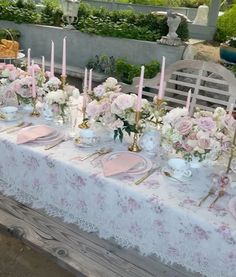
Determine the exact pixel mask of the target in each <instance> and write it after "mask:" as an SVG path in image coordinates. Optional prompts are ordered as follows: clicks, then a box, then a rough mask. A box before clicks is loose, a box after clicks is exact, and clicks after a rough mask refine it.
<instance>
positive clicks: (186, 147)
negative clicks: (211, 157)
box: [183, 142, 193, 153]
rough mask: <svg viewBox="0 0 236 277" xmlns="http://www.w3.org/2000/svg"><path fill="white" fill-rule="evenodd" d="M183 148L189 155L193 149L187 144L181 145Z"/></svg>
mask: <svg viewBox="0 0 236 277" xmlns="http://www.w3.org/2000/svg"><path fill="white" fill-rule="evenodd" d="M183 148H184V149H185V150H186V152H188V153H191V152H192V151H193V147H191V146H190V145H188V143H187V142H184V144H183Z"/></svg>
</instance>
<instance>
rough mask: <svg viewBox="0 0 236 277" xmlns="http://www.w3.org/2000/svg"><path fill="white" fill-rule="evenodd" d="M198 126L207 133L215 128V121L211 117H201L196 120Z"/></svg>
mask: <svg viewBox="0 0 236 277" xmlns="http://www.w3.org/2000/svg"><path fill="white" fill-rule="evenodd" d="M197 123H198V126H199V127H200V128H201V129H202V130H203V131H206V132H208V133H211V132H213V131H214V130H215V129H216V123H215V121H214V120H213V119H212V118H211V117H201V118H199V119H198V121H197Z"/></svg>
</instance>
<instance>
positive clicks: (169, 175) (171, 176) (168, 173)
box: [163, 171, 184, 183]
mask: <svg viewBox="0 0 236 277" xmlns="http://www.w3.org/2000/svg"><path fill="white" fill-rule="evenodd" d="M163 173H164V175H165V176H166V177H169V178H172V179H174V180H176V181H178V182H180V183H184V181H182V180H180V179H178V178H176V177H174V176H173V175H172V174H171V173H170V172H168V171H164V172H163Z"/></svg>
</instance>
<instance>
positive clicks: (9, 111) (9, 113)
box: [1, 106, 18, 120]
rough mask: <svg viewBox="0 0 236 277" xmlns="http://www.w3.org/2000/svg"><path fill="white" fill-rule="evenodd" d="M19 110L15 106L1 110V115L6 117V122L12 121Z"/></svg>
mask: <svg viewBox="0 0 236 277" xmlns="http://www.w3.org/2000/svg"><path fill="white" fill-rule="evenodd" d="M17 112H18V108H17V107H14V106H7V107H3V108H2V109H1V113H2V114H3V115H4V117H5V118H6V120H12V119H14V118H15V117H16V114H17Z"/></svg>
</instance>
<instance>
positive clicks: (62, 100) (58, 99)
mask: <svg viewBox="0 0 236 277" xmlns="http://www.w3.org/2000/svg"><path fill="white" fill-rule="evenodd" d="M67 100H68V97H67V95H66V93H65V91H63V90H61V89H58V90H56V91H50V92H49V93H48V94H47V95H46V96H45V102H46V103H47V104H48V105H52V104H58V105H64V104H66V102H67Z"/></svg>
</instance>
